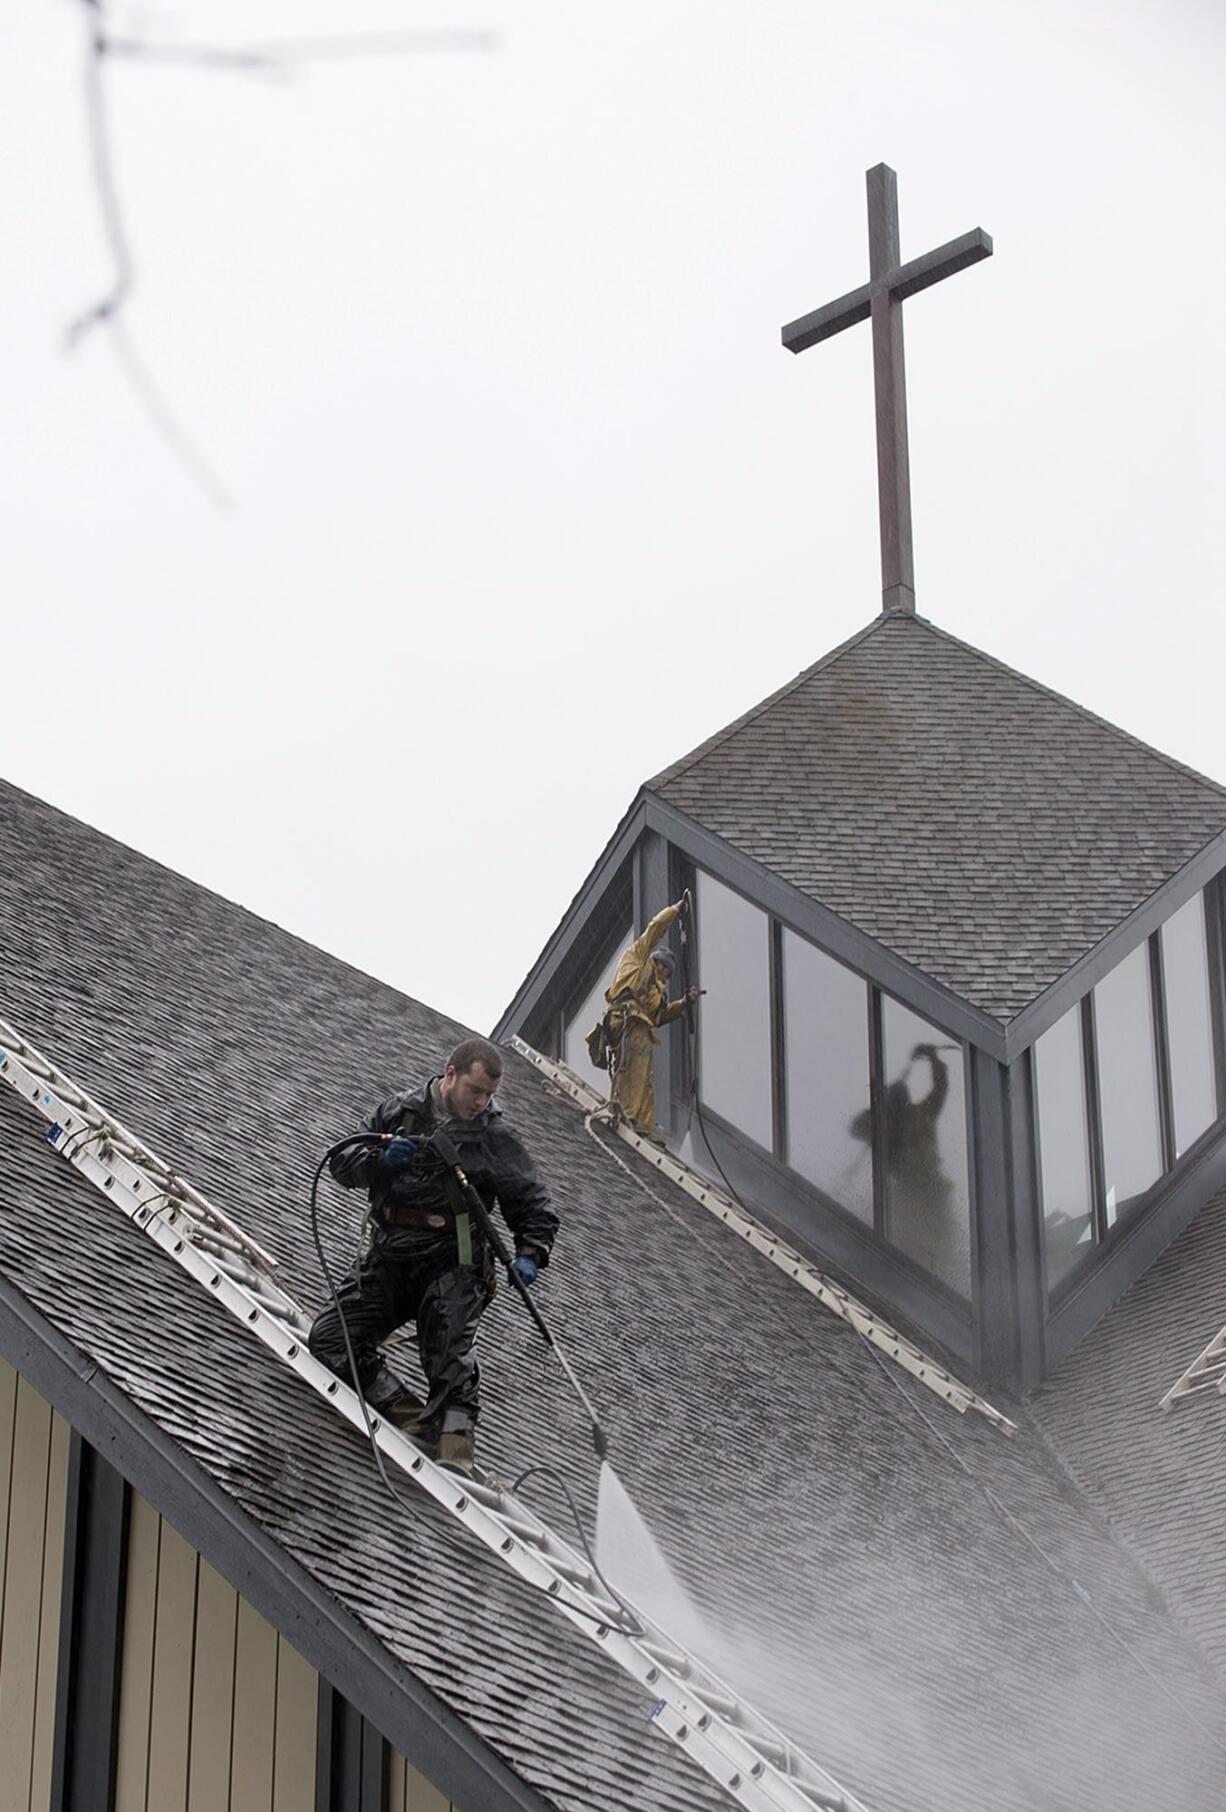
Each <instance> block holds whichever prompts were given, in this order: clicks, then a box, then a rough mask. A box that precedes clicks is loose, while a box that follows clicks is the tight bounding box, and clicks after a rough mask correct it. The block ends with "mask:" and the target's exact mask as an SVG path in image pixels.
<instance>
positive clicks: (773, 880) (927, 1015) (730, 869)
mask: <svg viewBox="0 0 1226 1812" xmlns="http://www.w3.org/2000/svg"><path fill="white" fill-rule="evenodd" d="M644 806H645V821H646V823H647V825H648V827H649V828H650V829H652V830H656V831H659V832H660V833H661V835H663V836H665V837H667V838H668V839H669V841H670V842H672V843H674V844H675V845H676V846H677V848H678V849H680V850H683V851H684V852H685V854H686V855H687V856H689V858H690V860H691V861H694V862H697V863H698V864H699V865H700V866H701V867H703V868H705V869H707V871H708V872H709V873H710V874H712V875H714V876H715V878H716V880H719V881H724V882H726V883H727V885H728V886H730V887H735V888H736V889H737V890H738V891H739V892H740V893H743V894H746V895H748V896H749V898H750V899H752V900H755V901H756V902H757V904H758V905H760V906H762V907H764V908H765V910H766V911H768V912H773V913H775V914H776V916H777V917H779V918H781V919H783V920H784V921H785V922H786V923H787V924H789V925H790V926H792V928H793V929H794V930H796V931H800V932H802V933H803V934H804V936H805V937H807V938H810V939H811V940H812V941H813V943H815V944H817V945H819V946H820V947H821V948H822V949H823V950H825V951H826V952H827V954H828V955H830V956H833V957H835V958H836V959H837V960H838V961H839V962H841V963H845V964H846V965H847V967H848V968H850V969H854V970H856V972H857V973H858V974H860V975H862V976H864V978H865V979H866V980H867V981H870V982H873V983H875V984H876V985H877V986H878V987H881V988H884V989H885V991H886V993H887V994H892V995H893V996H894V998H895V999H896V1000H900V1001H901V1002H902V1003H903V1005H904V1006H908V1007H910V1008H912V1010H913V1011H914V1012H916V1013H918V1014H919V1015H920V1017H921V1018H923V1019H927V1020H929V1021H931V1023H932V1024H934V1025H937V1026H940V1027H942V1028H943V1029H944V1030H945V1031H947V1032H949V1033H951V1034H952V1035H953V1036H954V1037H955V1038H958V1039H960V1040H962V1041H963V1042H964V1043H968V1044H974V1045H978V1046H979V1048H980V1049H981V1050H983V1051H986V1052H987V1054H988V1055H989V1056H990V1057H994V1058H995V1059H996V1060H997V1062H998V1063H1004V1062H1006V1061H1007V1052H1006V1048H1005V1033H1004V1030H1003V1028H1002V1027H1001V1026H1000V1025H998V1024H997V1022H996V1021H995V1020H994V1019H990V1018H989V1017H988V1015H987V1014H986V1013H982V1012H980V1010H979V1009H978V1008H977V1007H972V1006H968V1004H967V1003H966V1002H965V1001H964V1000H961V999H959V997H958V996H957V995H956V994H954V993H952V992H951V991H950V989H948V988H946V987H945V986H944V985H943V984H942V983H940V982H936V981H933V980H932V979H931V977H929V976H926V975H924V974H923V973H922V972H921V971H920V970H919V969H917V968H915V967H914V965H913V964H911V963H908V962H906V961H904V959H903V958H902V957H900V956H896V955H895V954H894V952H893V951H892V950H887V948H886V947H885V945H884V944H879V943H878V942H877V940H876V939H875V938H872V937H870V936H869V935H868V933H867V932H864V931H859V930H857V928H856V927H855V926H854V925H851V924H849V923H848V921H847V920H846V919H841V918H840V917H839V916H838V914H837V913H834V912H831V910H830V908H829V907H828V906H822V905H820V904H819V903H818V902H817V901H816V900H813V899H811V898H810V897H809V895H808V894H806V893H802V892H801V891H800V889H799V888H798V887H793V886H792V884H791V882H790V881H783V880H781V879H780V878H779V876H778V875H776V874H772V873H771V871H770V869H769V868H765V867H763V865H762V863H760V862H758V861H756V860H755V859H754V858H753V857H752V856H747V855H744V854H743V853H742V852H741V851H740V850H738V849H735V848H734V847H733V845H732V844H731V843H727V842H725V840H724V839H723V838H722V837H720V836H718V835H717V834H716V833H715V832H714V831H709V830H707V829H706V827H705V826H704V825H701V824H699V823H698V821H697V820H696V819H694V818H690V817H688V816H687V815H686V814H685V813H684V812H681V811H678V810H677V808H676V806H674V805H670V804H669V803H668V802H667V801H666V800H663V799H661V798H659V797H658V796H657V795H656V794H654V793H648V794H647V795H646V796H645V799H644Z"/></svg>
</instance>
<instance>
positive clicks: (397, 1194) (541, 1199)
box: [329, 1083, 558, 1266]
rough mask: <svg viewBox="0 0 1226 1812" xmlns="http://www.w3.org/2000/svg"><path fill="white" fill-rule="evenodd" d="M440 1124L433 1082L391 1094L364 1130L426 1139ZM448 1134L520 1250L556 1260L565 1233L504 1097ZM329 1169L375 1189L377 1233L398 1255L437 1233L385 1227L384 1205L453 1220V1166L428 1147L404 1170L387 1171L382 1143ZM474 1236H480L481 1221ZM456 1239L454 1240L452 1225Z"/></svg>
mask: <svg viewBox="0 0 1226 1812" xmlns="http://www.w3.org/2000/svg"><path fill="white" fill-rule="evenodd" d="M434 1125H435V1119H434V1113H433V1110H432V1107H431V1104H430V1084H429V1083H427V1084H426V1086H425V1087H424V1088H420V1089H417V1090H415V1091H414V1092H412V1093H410V1094H402V1095H392V1096H391V1097H390V1099H388V1100H387V1101H384V1102H382V1103H381V1104H380V1105H379V1106H378V1107H377V1108H376V1109H375V1111H374V1113H373V1114H371V1115H370V1116H369V1118H368V1119H367V1120H366V1121H364V1123H363V1126H362V1131H363V1132H370V1133H398V1134H404V1135H407V1136H408V1137H410V1138H416V1139H425V1137H426V1135H427V1134H428V1133H429V1132H430V1130H431V1128H432V1127H433V1126H434ZM446 1126H447V1132H448V1135H449V1137H450V1138H451V1140H452V1142H453V1143H454V1145H455V1147H456V1149H457V1151H458V1152H459V1154H460V1165H461V1168H462V1169H463V1171H464V1174H465V1175H466V1176H467V1178H468V1180H469V1182H470V1183H471V1184H472V1185H473V1187H474V1189H475V1190H476V1191H477V1194H478V1195H479V1196H480V1197H481V1200H482V1201H483V1202H484V1203H485V1206H486V1209H487V1210H488V1211H489V1212H490V1213H491V1214H492V1213H493V1210H494V1204H495V1202H496V1203H497V1205H498V1207H499V1208H500V1209H501V1210H502V1218H503V1219H504V1220H505V1222H506V1223H507V1226H508V1227H509V1228H510V1229H511V1232H512V1234H513V1235H514V1238H515V1251H516V1254H517V1255H518V1254H520V1253H524V1252H527V1253H530V1254H531V1256H532V1257H533V1258H534V1259H536V1261H537V1263H538V1264H539V1265H541V1266H544V1265H547V1264H548V1263H549V1254H550V1251H551V1249H552V1247H553V1242H554V1238H555V1236H556V1234H557V1231H558V1217H557V1215H556V1214H555V1213H554V1211H553V1209H552V1208H551V1207H550V1204H549V1194H548V1191H547V1190H546V1188H545V1186H544V1184H543V1183H542V1182H541V1180H540V1178H539V1177H538V1175H537V1172H536V1166H535V1164H534V1163H533V1162H532V1159H531V1157H530V1156H529V1154H528V1151H527V1149H526V1148H525V1146H524V1145H523V1144H522V1142H521V1141H520V1139H519V1138H518V1137H517V1135H516V1134H515V1133H513V1132H512V1131H511V1128H510V1127H509V1126H508V1125H507V1124H506V1122H505V1121H504V1120H503V1117H502V1109H501V1108H500V1107H499V1106H498V1103H497V1101H491V1103H490V1105H489V1106H488V1107H487V1108H486V1109H485V1110H484V1111H483V1112H482V1113H479V1114H478V1115H477V1116H476V1117H475V1118H474V1119H472V1120H448V1121H447V1122H446ZM329 1169H330V1170H331V1172H332V1175H333V1176H334V1177H335V1178H336V1180H337V1182H338V1183H340V1184H342V1185H343V1186H344V1187H345V1188H346V1189H362V1188H365V1189H366V1190H368V1191H369V1194H370V1203H371V1208H372V1210H373V1214H374V1220H375V1224H376V1227H379V1228H380V1229H381V1233H380V1234H379V1235H376V1237H377V1238H380V1241H381V1243H382V1244H384V1245H386V1247H387V1248H388V1249H389V1251H390V1252H391V1253H392V1254H394V1253H395V1251H396V1250H398V1249H400V1248H404V1249H406V1252H407V1251H411V1250H413V1249H416V1248H419V1247H420V1246H422V1245H423V1244H436V1243H437V1242H438V1237H439V1236H438V1234H437V1233H434V1234H430V1233H429V1232H425V1233H424V1235H423V1234H419V1233H417V1232H416V1230H414V1229H412V1228H407V1227H396V1226H388V1227H384V1226H382V1223H381V1222H380V1218H379V1210H380V1209H381V1208H382V1207H384V1205H385V1204H386V1205H390V1206H392V1207H400V1208H415V1209H418V1210H419V1211H421V1212H423V1213H426V1214H442V1215H446V1216H447V1217H448V1220H449V1222H450V1221H451V1220H452V1214H453V1204H452V1197H451V1195H450V1194H449V1193H448V1189H447V1180H446V1179H447V1177H448V1174H449V1172H448V1169H447V1166H446V1165H445V1164H444V1163H443V1161H442V1159H441V1158H440V1157H439V1156H438V1154H437V1153H436V1152H434V1151H432V1150H431V1149H430V1148H429V1146H424V1147H419V1149H418V1150H417V1151H416V1152H415V1153H414V1155H413V1159H412V1161H411V1163H409V1164H408V1165H406V1166H405V1167H404V1168H403V1169H401V1170H388V1169H387V1168H386V1166H385V1165H384V1164H383V1163H382V1161H381V1158H380V1152H379V1148H378V1147H377V1146H376V1147H374V1148H371V1147H369V1146H362V1145H353V1146H350V1147H349V1149H348V1150H347V1151H342V1152H338V1153H337V1155H336V1156H335V1157H334V1158H333V1159H332V1160H331V1162H330V1164H329ZM472 1233H473V1239H474V1242H475V1243H476V1244H477V1245H482V1244H483V1243H484V1242H483V1241H482V1239H481V1231H480V1228H479V1227H478V1226H477V1225H476V1224H475V1223H474V1225H473V1229H472ZM446 1237H447V1239H448V1240H449V1241H453V1240H454V1238H455V1233H454V1227H453V1226H452V1227H449V1229H448V1232H447V1235H446Z"/></svg>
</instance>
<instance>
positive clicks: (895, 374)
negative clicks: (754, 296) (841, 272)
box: [867, 164, 915, 611]
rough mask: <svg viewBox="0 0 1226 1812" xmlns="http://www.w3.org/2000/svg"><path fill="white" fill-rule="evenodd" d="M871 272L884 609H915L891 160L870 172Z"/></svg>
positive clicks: (895, 188)
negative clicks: (892, 280)
mask: <svg viewBox="0 0 1226 1812" xmlns="http://www.w3.org/2000/svg"><path fill="white" fill-rule="evenodd" d="M867 180H868V274H869V282H870V285H872V284H876V283H879V282H880V281H881V279H882V278H885V279H887V281H886V282H885V283H884V284H882V287H881V288H879V289H875V290H874V293H873V300H872V327H873V389H874V392H875V396H876V404H877V503H878V514H879V517H880V521H881V600H882V605H881V607H882V609H883V610H907V611H914V609H915V563H914V560H913V558H912V550H911V467H910V463H909V459H908V454H907V374H906V366H905V362H904V358H903V345H902V301H901V299H900V298H899V297H898V296H896V295H895V293H894V291H893V290H892V289H891V288H890V287H889V283H888V279H889V277H890V276H891V275H892V274H893V272H894V271H896V270H897V269H898V266H899V264H900V262H901V254H900V252H899V242H898V178H897V177H896V176H895V174H894V172H893V170H891V169H889V167H888V166H887V165H885V164H878V165H877V166H876V168H875V169H872V170H870V171H869V172H868V179H867Z"/></svg>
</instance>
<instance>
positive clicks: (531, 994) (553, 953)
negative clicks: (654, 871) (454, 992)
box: [490, 787, 647, 1040]
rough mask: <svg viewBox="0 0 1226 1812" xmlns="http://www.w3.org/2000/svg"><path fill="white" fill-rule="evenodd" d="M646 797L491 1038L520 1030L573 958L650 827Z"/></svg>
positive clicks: (631, 811) (639, 798) (633, 808)
mask: <svg viewBox="0 0 1226 1812" xmlns="http://www.w3.org/2000/svg"><path fill="white" fill-rule="evenodd" d="M646 797H647V791H646V788H645V787H640V788H639V791H638V793H637V794H636V795H635V797H634V799H633V800H632V801H631V803H630V805H629V807H628V809H627V811H626V813H625V815H624V817H623V818H622V821H621V823H620V824H619V825H618V826H617V829H616V830H615V831H614V832H613V835H612V836H611V837H610V838H609V841H608V842H607V843H606V844H605V846H604V849H603V850H602V852H601V854H600V855H599V856H598V857H597V859H596V861H595V863H594V864H593V865H592V868H591V869H590V870H589V872H588V875H587V879H586V880H585V881H584V882H583V884H582V886H581V887H580V888H579V891H578V893H576V895H575V897H574V899H573V900H572V901H571V903H570V905H569V906H568V907H567V908H566V911H565V912H564V913H563V914H562V917H561V919H560V920H559V922H558V924H557V926H556V928H555V930H554V931H553V933H552V935H551V936H550V938H549V940H548V941H547V943H546V944H545V946H544V948H543V950H542V951H541V953H540V955H539V956H538V957H537V959H536V961H535V962H534V963H533V965H532V967H531V969H529V971H528V973H527V975H526V976H525V977H524V979H523V981H522V982H521V983H520V985H519V987H518V989H517V990H516V993H515V995H514V998H513V999H512V1000H511V1001H510V1002H509V1003H508V1004H507V1006H506V1007H505V1008H504V1009H503V1012H502V1015H501V1017H500V1018H499V1020H498V1023H497V1025H496V1026H495V1027H494V1030H493V1032H492V1033H491V1034H490V1036H491V1037H492V1038H494V1039H496V1040H501V1039H504V1038H507V1037H509V1036H510V1034H511V1033H512V1032H514V1031H517V1030H518V1029H519V1027H520V1026H521V1025H522V1024H523V1022H524V1020H525V1019H526V1018H527V1016H528V1015H529V1014H530V1013H531V1012H532V1010H533V1009H534V1008H535V1006H536V1004H537V1002H538V1001H539V1000H540V999H541V996H542V995H543V994H544V993H545V992H546V990H547V989H548V987H549V985H550V983H551V982H552V981H553V978H554V976H555V975H556V974H557V973H558V970H559V969H560V968H561V967H562V965H563V963H564V962H565V961H566V959H567V957H568V956H569V955H570V952H571V950H572V949H573V948H574V945H575V941H576V939H577V938H578V936H579V934H580V933H581V931H582V930H583V927H584V925H585V924H586V923H587V918H588V913H589V911H590V910H591V908H592V906H593V905H594V904H595V903H596V901H597V899H599V897H600V896H601V895H602V894H603V892H604V890H605V888H606V886H607V885H608V883H609V882H610V881H611V880H612V879H613V877H614V876H615V875H616V873H617V871H618V870H619V869H620V867H621V865H622V863H623V862H624V861H625V860H626V857H627V856H628V855H629V854H630V851H631V850H632V849H633V848H634V845H635V843H636V842H637V841H638V838H639V834H640V832H641V831H642V830H643V828H644V826H645V823H646V818H645V801H646Z"/></svg>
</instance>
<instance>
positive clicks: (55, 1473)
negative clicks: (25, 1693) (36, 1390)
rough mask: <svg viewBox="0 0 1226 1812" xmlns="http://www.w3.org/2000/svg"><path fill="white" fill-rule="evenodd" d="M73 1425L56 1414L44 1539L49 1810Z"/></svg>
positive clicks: (38, 1760) (41, 1651)
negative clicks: (65, 1524) (71, 1426)
mask: <svg viewBox="0 0 1226 1812" xmlns="http://www.w3.org/2000/svg"><path fill="white" fill-rule="evenodd" d="M71 1442H72V1430H71V1428H70V1427H69V1426H68V1424H67V1422H65V1420H64V1418H63V1416H57V1415H54V1414H53V1415H52V1417H51V1456H50V1463H49V1465H48V1468H47V1520H46V1533H45V1537H44V1541H43V1592H42V1612H41V1614H40V1617H39V1624H38V1683H37V1686H36V1688H35V1695H34V1766H33V1769H32V1771H31V1779H30V1812H48V1808H49V1806H50V1804H51V1757H52V1750H53V1747H54V1742H55V1685H56V1679H57V1677H58V1674H59V1664H60V1598H61V1596H62V1588H63V1580H64V1517H65V1512H66V1509H67V1499H68V1449H69V1446H70V1445H71Z"/></svg>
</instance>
